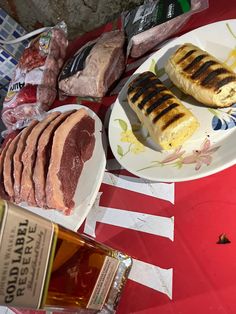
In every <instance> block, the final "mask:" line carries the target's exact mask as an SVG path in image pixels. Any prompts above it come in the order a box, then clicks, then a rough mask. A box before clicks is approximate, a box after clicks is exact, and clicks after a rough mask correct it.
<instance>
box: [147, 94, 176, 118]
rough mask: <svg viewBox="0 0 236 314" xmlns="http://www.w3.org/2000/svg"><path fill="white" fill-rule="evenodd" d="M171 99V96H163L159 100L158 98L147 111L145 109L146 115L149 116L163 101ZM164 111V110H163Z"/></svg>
mask: <svg viewBox="0 0 236 314" xmlns="http://www.w3.org/2000/svg"><path fill="white" fill-rule="evenodd" d="M171 98H173V95H171V94H165V95H163V96H162V97H161V98H159V99H158V100H157V101H155V102H154V103H153V104H151V105H150V106H149V107H148V108H147V109H146V112H145V113H146V114H147V115H149V114H150V113H151V112H152V111H153V110H155V109H156V108H157V107H159V106H161V105H162V104H163V103H164V102H165V101H167V100H169V99H171ZM163 111H164V110H163Z"/></svg>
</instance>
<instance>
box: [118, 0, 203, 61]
mask: <svg viewBox="0 0 236 314" xmlns="http://www.w3.org/2000/svg"><path fill="white" fill-rule="evenodd" d="M208 5H209V4H208V0H178V1H177V0H155V1H153V0H146V1H145V2H144V4H143V5H141V6H139V7H138V8H135V9H133V10H131V11H128V12H125V13H124V14H123V15H122V22H123V23H122V24H123V28H124V31H125V34H126V36H127V39H128V47H127V55H130V56H131V57H132V58H139V57H140V56H142V55H143V54H145V53H146V52H148V51H149V50H151V49H153V48H154V47H155V46H157V45H158V44H159V43H161V42H163V41H164V40H165V39H167V38H168V37H170V36H172V35H174V34H175V33H176V32H177V31H179V30H180V29H181V28H182V27H183V26H184V24H185V23H186V22H187V21H188V20H189V18H190V17H191V16H192V15H193V14H195V13H197V12H200V11H202V10H205V9H207V8H208Z"/></svg>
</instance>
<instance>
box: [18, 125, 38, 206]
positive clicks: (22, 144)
mask: <svg viewBox="0 0 236 314" xmlns="http://www.w3.org/2000/svg"><path fill="white" fill-rule="evenodd" d="M37 123H38V121H36V120H34V121H32V122H31V123H30V125H29V126H28V127H27V128H25V129H24V130H23V131H22V132H21V133H20V134H21V135H20V139H19V142H18V144H17V148H16V151H15V154H14V156H13V182H14V199H15V202H16V203H19V202H20V187H21V177H22V170H23V163H22V154H23V152H24V149H25V144H26V139H27V138H28V136H29V134H30V132H31V131H32V129H33V128H34V127H35V126H36V125H37Z"/></svg>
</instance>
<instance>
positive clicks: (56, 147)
mask: <svg viewBox="0 0 236 314" xmlns="http://www.w3.org/2000/svg"><path fill="white" fill-rule="evenodd" d="M94 144H95V137H94V120H93V119H92V118H91V117H89V116H88V114H87V111H86V110H85V109H80V110H78V111H77V112H75V113H73V114H72V115H70V116H69V117H68V118H67V119H66V120H65V121H64V122H63V123H62V124H61V125H60V126H59V127H58V128H57V130H56V132H55V134H54V138H53V144H52V150H51V159H50V165H49V168H48V174H47V181H46V202H47V206H48V208H55V209H58V210H61V211H63V212H64V213H66V214H69V213H70V211H71V209H72V208H73V207H74V200H73V197H74V193H75V190H76V187H77V184H78V180H79V177H80V174H81V171H82V169H83V164H84V162H85V161H86V160H88V159H89V158H91V156H92V152H93V149H94Z"/></svg>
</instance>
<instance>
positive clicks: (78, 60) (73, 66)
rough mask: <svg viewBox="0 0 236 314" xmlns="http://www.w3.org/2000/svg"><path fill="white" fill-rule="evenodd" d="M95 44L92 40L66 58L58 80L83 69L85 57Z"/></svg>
mask: <svg viewBox="0 0 236 314" xmlns="http://www.w3.org/2000/svg"><path fill="white" fill-rule="evenodd" d="M95 44H96V42H94V41H93V42H90V43H88V44H86V45H85V46H83V47H82V48H81V49H80V50H79V51H77V53H76V54H75V55H74V56H73V57H72V58H70V59H69V60H68V62H67V63H66V64H65V66H64V67H63V69H62V71H61V74H60V76H59V81H61V80H64V79H66V78H68V77H70V76H72V75H74V74H75V73H77V72H80V71H82V70H83V69H84V67H85V61H86V58H87V57H88V55H89V53H90V51H91V50H92V48H93V46H94V45H95Z"/></svg>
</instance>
